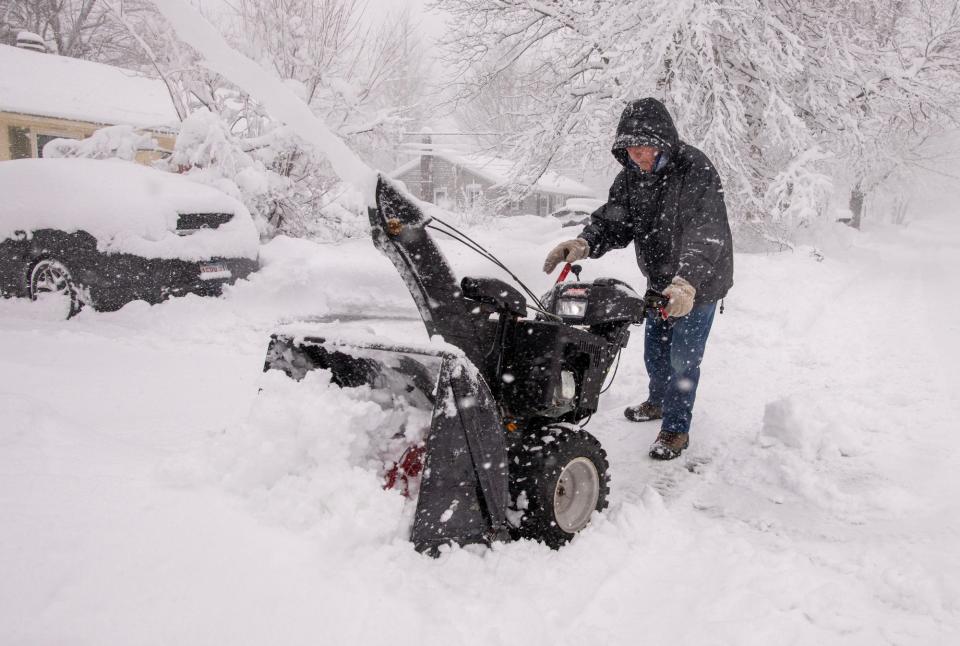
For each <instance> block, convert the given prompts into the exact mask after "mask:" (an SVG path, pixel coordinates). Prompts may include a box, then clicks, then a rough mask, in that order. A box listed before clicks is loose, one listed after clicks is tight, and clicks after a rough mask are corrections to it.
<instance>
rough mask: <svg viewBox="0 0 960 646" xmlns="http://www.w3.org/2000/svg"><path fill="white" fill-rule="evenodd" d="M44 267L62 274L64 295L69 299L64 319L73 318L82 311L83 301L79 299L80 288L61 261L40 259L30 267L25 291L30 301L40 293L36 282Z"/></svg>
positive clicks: (48, 258)
mask: <svg viewBox="0 0 960 646" xmlns="http://www.w3.org/2000/svg"><path fill="white" fill-rule="evenodd" d="M46 267H50V268H51V269H52V270H53V271H56V272H61V273H62V276H63V279H64V280H65V287H64V289H65V292H66V294H67V295H69V297H70V307H69V310H68V311H67V313H66V317H65V318H67V319H70V318H73V317H74V316H76V315H77V314H78V313H79V312H80V310H81V309H83V306H84V300H83V298H82V297H81V293H82V291H83V290H82V287H81V286H80V285H79V284H77V282H76V281H75V280H74V278H73V274H72V273H71V272H70V268H69V267H68V266H67V265H66V263H64V262H63V261H62V260H59V259H57V258H52V257H47V258H40V259H39V260H37V261H36V262H34V263H33V264H31V265H30V270H29V271H28V272H27V290H28V294H29V296H30V299H31V300H37V295H38V293H39V292H40V291H42V289H41V288H40V286H39V284H38V280H39V277H40V275H41V274H42V272H43V270H44V268H46Z"/></svg>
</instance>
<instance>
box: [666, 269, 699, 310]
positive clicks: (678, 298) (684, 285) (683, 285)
mask: <svg viewBox="0 0 960 646" xmlns="http://www.w3.org/2000/svg"><path fill="white" fill-rule="evenodd" d="M663 295H664V296H666V297H667V298H669V299H670V301H669V302H668V303H667V306H666V307H665V308H664V309H665V310H666V311H667V316H672V317H674V318H680V317H681V316H686V315H687V314H689V313H690V310H692V309H693V298H694V296H696V295H697V290H696V288H695V287H694V286H693V285H691V284H690V283H688V282H687V281H685V280H684V279H683V278H680V276H674V278H673V280H672V281H670V284H669V285H668V286H667V288H666V289H665V290H663Z"/></svg>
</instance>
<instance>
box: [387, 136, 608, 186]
mask: <svg viewBox="0 0 960 646" xmlns="http://www.w3.org/2000/svg"><path fill="white" fill-rule="evenodd" d="M420 155H430V156H433V157H439V158H440V159H444V160H446V161H448V162H450V163H451V164H454V165H455V166H460V167H462V168H465V169H467V170H469V171H470V172H472V173H474V174H475V175H478V176H480V177H482V178H484V179H486V180H488V181H490V182H492V183H493V184H507V183H509V182H511V181H512V180H514V179H515V178H516V176H517V173H516V164H515V163H514V162H512V161H510V160H509V159H504V158H503V157H494V156H491V155H483V154H480V153H462V152H457V151H453V150H449V149H445V148H434V147H430V148H425V149H424V150H422V151H421V152H420ZM419 164H420V157H415V158H414V159H412V160H410V161H408V162H407V163H405V164H403V165H402V166H399V167H398V168H396V169H394V170H393V171H392V172H391V173H390V177H399V176H400V175H403V174H404V173H406V172H408V171H410V170H412V169H414V168H416V167H417V166H418V165H419ZM534 187H535V189H536V190H537V191H540V192H542V193H559V194H561V195H572V196H577V197H596V191H594V190H593V189H591V188H590V187H589V186H586V185H584V184H581V183H580V182H577V181H575V180H572V179H570V178H569V177H565V176H563V175H560V174H559V173H555V172H554V171H550V170H548V171H547V172H545V173H544V174H543V175H541V176H540V179H538V180H537V181H536V183H535V184H534Z"/></svg>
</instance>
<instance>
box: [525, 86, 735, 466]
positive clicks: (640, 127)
mask: <svg viewBox="0 0 960 646" xmlns="http://www.w3.org/2000/svg"><path fill="white" fill-rule="evenodd" d="M612 152H613V156H614V157H615V158H616V159H617V161H619V162H620V164H621V165H623V170H622V171H620V173H619V174H618V175H617V178H616V179H615V180H614V182H613V186H611V187H610V196H609V199H608V200H607V203H606V204H605V205H603V206H602V207H601V208H600V209H598V210H597V211H595V212H594V213H593V215H592V216H591V222H590V224H588V225H587V226H586V227H585V228H584V230H583V232H581V233H580V236H579V237H578V238H576V239H574V240H568V241H567V242H564V243H561V244H560V245H558V246H557V247H556V248H554V249H553V250H552V251H551V252H550V254H549V255H548V256H547V259H546V262H544V265H543V270H544V271H545V272H547V273H550V272H552V271H553V270H554V269H555V268H556V266H557V265H558V264H560V263H561V262H563V261H567V262H573V261H576V260H582V259H584V258H599V257H600V256H602V255H603V254H605V253H607V252H608V251H610V250H611V249H622V248H623V247H626V246H627V245H628V244H630V242H633V243H634V248H635V250H636V254H637V264H638V265H639V266H640V271H641V272H642V273H643V275H644V276H645V277H646V278H647V282H648V287H649V288H652V289H655V290H657V291H658V292H661V293H662V294H663V295H664V296H666V297H668V298H669V301H668V303H667V305H666V314H667V315H668V317H669V318H667V319H666V320H663V318H662V317H661V316H659V315H651V316H650V317H649V318H648V319H647V321H646V336H645V344H644V363H645V364H646V367H647V374H648V376H649V377H650V393H649V397H648V398H647V401H645V402H643V403H642V404H639V405H636V406H630V407H629V408H627V409H626V410H625V411H624V415H625V416H626V417H627V419H629V420H630V421H633V422H644V421H648V420H654V419H661V418H662V419H663V422H662V427H661V431H660V433H659V435H658V436H657V439H656V441H655V442H654V443H653V445H652V446H651V447H650V457H652V458H654V459H660V460H672V459H674V458H676V457H678V456H679V455H680V453H681V452H682V451H683V450H684V449H685V448H687V446H689V435H688V434H689V431H690V419H691V416H692V413H693V402H694V400H695V399H696V395H697V384H698V382H699V380H700V362H701V361H702V359H703V352H704V348H705V347H706V343H707V336H708V335H709V333H710V326H711V325H712V323H713V316H714V312H715V310H716V307H717V302H718V301H720V300H721V299H722V298H723V297H724V296H725V295H726V294H727V291H728V290H729V289H730V287H731V286H732V285H733V239H732V237H731V235H730V225H729V223H728V222H727V210H726V206H725V205H724V201H723V188H722V187H721V184H720V177H719V175H718V174H717V171H716V170H715V169H714V167H713V164H711V163H710V160H709V159H707V156H706V155H704V154H703V153H702V152H701V151H699V150H697V149H696V148H694V147H693V146H691V145H689V144H685V143H683V142H682V141H680V138H679V136H678V134H677V129H676V127H675V126H674V124H673V119H672V118H671V117H670V113H669V112H667V109H666V107H664V105H663V104H662V103H660V102H659V101H657V100H656V99H652V98H647V99H639V100H635V101H632V102H630V103H629V104H628V105H627V107H626V109H624V111H623V114H622V116H621V117H620V124H619V125H618V126H617V136H616V139H614V142H613V150H612Z"/></svg>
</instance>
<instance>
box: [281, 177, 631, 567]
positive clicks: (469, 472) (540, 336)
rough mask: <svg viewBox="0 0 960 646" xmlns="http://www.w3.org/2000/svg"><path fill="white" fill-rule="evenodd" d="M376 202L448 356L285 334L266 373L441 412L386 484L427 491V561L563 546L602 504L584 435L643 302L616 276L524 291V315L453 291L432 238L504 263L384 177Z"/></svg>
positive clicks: (503, 290) (387, 249) (510, 292)
mask: <svg viewBox="0 0 960 646" xmlns="http://www.w3.org/2000/svg"><path fill="white" fill-rule="evenodd" d="M376 204H377V207H376V208H370V209H369V217H370V225H371V229H372V236H373V241H374V245H375V246H376V247H377V248H378V249H379V250H380V251H381V252H383V253H384V254H385V255H386V256H387V257H388V258H389V259H390V260H391V261H392V262H393V264H394V266H395V267H396V269H397V271H398V272H399V273H400V275H401V277H402V278H403V280H404V282H405V284H406V285H407V288H408V289H409V291H410V294H411V295H412V296H413V300H414V302H415V303H416V305H417V308H418V309H419V311H420V315H421V317H422V319H423V322H424V325H425V326H426V328H427V332H428V334H429V335H430V336H431V337H435V336H440V337H442V338H443V340H444V341H445V343H446V345H444V344H430V345H424V346H419V347H417V346H410V345H406V346H400V345H391V344H389V343H380V342H363V343H351V342H348V341H345V340H343V339H334V338H321V337H319V336H309V335H306V336H303V335H292V334H275V335H273V337H272V338H271V342H270V347H269V349H268V351H267V360H266V365H265V367H264V369H265V370H269V369H280V370H283V371H285V372H286V373H287V374H288V375H289V376H291V377H293V378H294V379H301V378H302V377H303V375H304V374H306V372H308V371H310V370H314V369H318V368H322V369H326V370H329V371H330V373H331V381H332V382H333V383H335V384H337V385H338V386H341V387H345V388H348V387H356V386H369V387H371V388H374V389H384V390H387V391H389V392H390V393H391V397H392V398H393V399H392V400H391V401H394V402H396V403H397V404H398V405H400V406H408V405H411V402H414V401H417V402H420V405H421V406H429V407H431V408H432V412H431V415H430V427H429V429H426V430H425V431H424V432H423V433H421V434H420V435H419V436H418V435H417V434H416V433H411V429H409V428H405V429H402V430H401V431H399V432H398V433H397V435H396V436H397V437H406V438H411V437H412V438H415V439H412V440H409V442H410V444H409V445H408V446H407V447H406V450H405V451H403V452H402V454H401V455H397V456H396V457H395V458H394V459H393V463H392V465H391V466H390V467H389V468H388V469H387V471H386V473H385V474H384V481H385V484H386V485H388V486H397V485H398V484H402V489H403V491H404V492H405V493H409V492H410V491H412V490H417V489H418V494H417V499H416V500H417V504H416V513H415V516H414V522H413V528H412V531H411V536H410V539H411V541H412V542H413V543H414V545H415V547H416V549H418V550H421V551H427V552H430V553H436V551H437V549H438V548H439V546H440V545H443V544H447V543H451V542H455V543H459V544H461V545H463V544H467V543H490V542H491V541H494V540H507V539H510V538H520V537H525V538H534V539H537V540H540V541H543V542H545V543H546V544H548V545H550V546H551V547H555V548H556V547H559V546H560V545H562V544H563V543H565V542H567V541H568V540H570V538H572V537H573V535H574V534H576V532H578V531H579V530H581V529H582V528H583V527H585V526H586V525H587V524H588V523H589V520H590V517H591V514H592V513H593V512H594V511H600V510H602V509H604V508H605V507H606V506H607V500H606V498H607V495H608V493H609V486H608V480H609V478H608V476H607V468H608V464H607V458H606V453H605V451H604V450H603V448H602V447H601V446H600V443H599V442H598V441H597V440H596V439H595V438H594V437H593V436H592V435H590V434H589V433H588V432H587V431H585V430H584V429H583V428H582V427H581V426H580V422H581V421H582V420H585V419H587V418H589V416H590V415H591V414H593V413H594V412H595V411H596V410H597V405H598V401H599V397H600V394H601V390H602V388H603V384H604V381H605V379H606V378H607V375H608V372H609V371H610V368H611V367H612V365H613V363H614V360H615V359H616V358H617V357H618V356H619V352H620V350H621V349H622V348H623V347H625V346H626V343H627V339H628V337H629V327H630V325H631V324H635V323H640V322H642V321H643V319H644V315H645V308H646V306H645V303H644V300H643V298H642V297H640V296H639V295H638V294H637V293H636V292H634V290H633V289H631V288H630V287H629V286H628V285H626V284H625V283H623V282H621V281H618V280H615V279H610V278H600V279H597V280H595V281H593V282H592V283H586V282H579V281H578V282H565V283H558V284H557V285H556V286H554V288H553V289H552V290H551V291H550V292H549V293H548V294H547V295H546V296H545V297H544V298H543V300H541V299H538V298H537V297H536V296H534V295H533V294H532V292H530V291H529V290H527V289H526V288H525V287H523V285H522V283H521V287H523V288H524V289H525V291H526V293H527V295H528V296H530V300H531V301H533V302H534V303H535V305H531V306H530V307H528V300H527V298H526V297H525V296H524V295H523V294H522V293H520V291H518V290H517V289H516V288H514V287H512V286H511V285H509V284H507V283H506V282H504V281H502V280H499V279H496V278H472V277H466V278H464V279H463V280H462V281H459V282H458V281H457V280H456V278H455V276H454V274H453V271H452V270H451V268H450V265H449V264H448V263H447V261H446V258H445V257H444V256H443V253H442V252H441V251H440V248H439V247H438V246H437V244H436V242H435V240H434V239H433V237H432V236H431V233H430V232H431V230H433V231H438V232H440V233H444V234H446V235H449V236H450V237H452V238H454V239H456V240H458V241H460V242H462V243H463V244H466V245H467V246H470V247H471V248H472V249H474V250H475V251H478V253H482V254H483V255H485V256H486V257H488V258H489V259H491V261H492V262H495V263H496V264H498V265H499V266H501V267H503V265H502V264H501V263H499V261H497V260H496V259H495V258H493V257H492V255H490V254H489V253H488V252H486V251H485V250H483V249H482V248H480V247H479V245H477V244H476V243H475V242H474V241H472V240H470V238H468V237H467V236H466V235H464V234H463V233H461V232H460V231H458V230H456V229H455V228H453V227H452V226H450V225H448V224H446V223H444V222H441V221H440V220H439V219H438V218H436V217H425V216H424V214H423V213H422V212H421V210H420V209H419V208H418V207H417V206H416V205H415V204H414V203H413V202H412V201H410V200H409V199H407V198H406V197H404V196H403V194H401V193H400V192H399V191H398V190H397V189H395V188H394V187H393V186H391V184H390V183H389V182H387V181H385V180H384V179H383V178H382V177H381V178H380V179H379V181H378V183H377V196H376ZM503 268H504V269H506V268H505V267H503ZM518 282H519V281H518ZM528 309H533V310H534V311H536V312H537V314H536V316H535V318H528V317H527V313H528ZM450 346H452V347H450ZM416 438H419V439H416ZM418 476H419V480H417V477H418Z"/></svg>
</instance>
